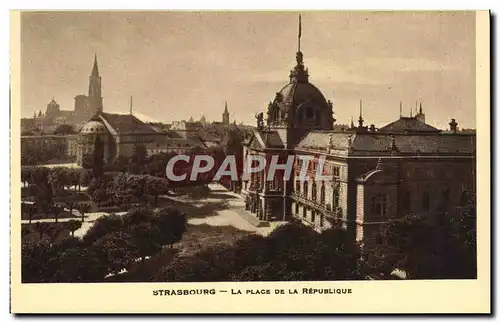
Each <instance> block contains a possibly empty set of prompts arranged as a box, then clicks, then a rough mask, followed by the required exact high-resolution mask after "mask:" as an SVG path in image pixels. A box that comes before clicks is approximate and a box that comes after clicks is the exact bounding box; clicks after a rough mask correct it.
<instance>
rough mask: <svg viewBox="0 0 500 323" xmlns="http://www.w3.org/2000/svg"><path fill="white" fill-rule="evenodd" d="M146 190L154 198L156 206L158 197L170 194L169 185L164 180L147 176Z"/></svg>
mask: <svg viewBox="0 0 500 323" xmlns="http://www.w3.org/2000/svg"><path fill="white" fill-rule="evenodd" d="M145 189H146V190H145V193H146V194H148V195H151V196H152V197H153V198H154V206H157V205H158V196H159V195H160V194H166V193H167V192H168V184H167V181H166V180H165V179H163V178H161V179H160V178H156V177H153V176H147V177H146V185H145Z"/></svg>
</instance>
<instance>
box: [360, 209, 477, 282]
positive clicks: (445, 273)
mask: <svg viewBox="0 0 500 323" xmlns="http://www.w3.org/2000/svg"><path fill="white" fill-rule="evenodd" d="M474 209H475V208H474ZM472 213H473V214H474V215H472ZM473 236H475V211H473V212H471V213H468V212H466V213H458V214H457V215H456V216H450V215H447V214H433V215H429V216H420V215H407V216H405V217H403V218H401V219H398V220H393V221H391V222H389V223H388V224H387V226H386V227H385V228H383V229H382V230H381V232H380V233H379V235H378V242H379V243H378V244H377V246H376V248H375V250H373V252H372V253H371V254H370V257H369V262H368V265H369V268H372V269H375V270H378V271H381V272H384V273H386V274H387V273H389V272H391V271H392V270H393V269H395V268H398V269H401V270H404V271H405V272H407V274H408V276H409V278H412V279H445V278H448V279H450V278H456V279H458V278H461V279H464V278H474V277H476V252H475V238H473ZM467 237H471V239H468V238H467Z"/></svg>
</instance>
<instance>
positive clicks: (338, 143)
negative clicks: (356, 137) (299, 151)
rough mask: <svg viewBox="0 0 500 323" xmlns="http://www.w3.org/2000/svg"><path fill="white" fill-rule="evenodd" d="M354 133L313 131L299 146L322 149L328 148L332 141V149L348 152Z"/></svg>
mask: <svg viewBox="0 0 500 323" xmlns="http://www.w3.org/2000/svg"><path fill="white" fill-rule="evenodd" d="M349 135H352V133H349V132H334V131H311V132H309V133H308V134H307V135H306V136H305V137H304V138H303V139H302V140H301V141H300V142H299V144H298V145H297V146H298V147H301V148H310V149H322V150H325V149H326V148H328V146H329V144H330V141H331V142H332V148H334V149H339V150H346V149H347V148H348V138H349Z"/></svg>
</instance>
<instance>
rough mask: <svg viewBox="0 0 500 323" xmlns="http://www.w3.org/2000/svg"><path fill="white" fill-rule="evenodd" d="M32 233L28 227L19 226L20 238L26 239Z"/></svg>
mask: <svg viewBox="0 0 500 323" xmlns="http://www.w3.org/2000/svg"><path fill="white" fill-rule="evenodd" d="M32 232H33V231H32V230H31V228H30V226H29V225H22V226H21V237H22V238H26V237H27V236H28V235H29V234H31V233H32Z"/></svg>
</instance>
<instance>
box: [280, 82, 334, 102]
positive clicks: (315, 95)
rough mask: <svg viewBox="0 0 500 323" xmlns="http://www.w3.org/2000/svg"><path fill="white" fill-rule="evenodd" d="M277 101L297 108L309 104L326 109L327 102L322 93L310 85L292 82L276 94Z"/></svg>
mask: <svg viewBox="0 0 500 323" xmlns="http://www.w3.org/2000/svg"><path fill="white" fill-rule="evenodd" d="M278 96H279V97H281V98H278V101H279V100H280V99H281V100H282V102H283V103H285V104H293V105H294V106H296V107H298V106H299V105H300V104H301V103H304V102H309V103H311V104H314V105H316V106H320V107H325V108H327V107H328V105H327V102H326V99H325V97H324V96H323V93H321V91H320V90H319V89H318V88H317V87H315V86H314V85H313V84H311V83H305V82H292V83H289V84H287V85H285V87H283V88H282V89H281V91H279V92H278Z"/></svg>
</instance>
